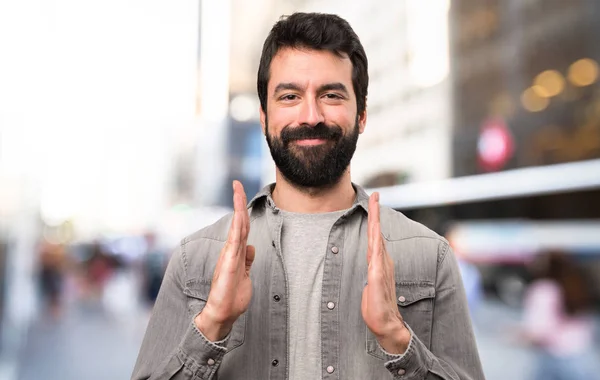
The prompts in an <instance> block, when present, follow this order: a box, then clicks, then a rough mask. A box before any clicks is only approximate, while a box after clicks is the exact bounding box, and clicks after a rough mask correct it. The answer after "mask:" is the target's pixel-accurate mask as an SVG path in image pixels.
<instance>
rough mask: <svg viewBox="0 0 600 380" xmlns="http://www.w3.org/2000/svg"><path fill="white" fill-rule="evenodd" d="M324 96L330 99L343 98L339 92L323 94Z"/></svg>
mask: <svg viewBox="0 0 600 380" xmlns="http://www.w3.org/2000/svg"><path fill="white" fill-rule="evenodd" d="M325 98H327V99H331V100H339V99H344V98H343V97H342V96H341V95H339V94H333V93H328V94H325Z"/></svg>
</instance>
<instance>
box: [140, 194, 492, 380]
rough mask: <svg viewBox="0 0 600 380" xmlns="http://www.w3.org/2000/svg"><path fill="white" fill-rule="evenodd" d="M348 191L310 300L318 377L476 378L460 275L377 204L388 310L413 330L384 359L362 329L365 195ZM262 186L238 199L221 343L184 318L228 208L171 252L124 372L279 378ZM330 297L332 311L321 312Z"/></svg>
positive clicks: (283, 374) (279, 286) (198, 302)
mask: <svg viewBox="0 0 600 380" xmlns="http://www.w3.org/2000/svg"><path fill="white" fill-rule="evenodd" d="M354 187H355V189H356V192H357V198H356V202H355V204H354V206H353V207H352V208H351V209H349V210H348V211H347V212H346V213H345V214H344V215H342V216H341V217H340V218H339V219H338V220H337V222H336V223H335V224H334V225H333V227H332V229H331V231H330V233H329V242H328V246H327V247H328V248H327V254H326V257H325V264H324V272H323V292H322V301H323V302H322V306H321V337H322V342H321V352H322V368H321V373H322V378H323V379H324V380H334V379H335V380H339V379H342V380H347V379H403V380H413V379H446V380H450V379H453V380H457V379H483V378H484V376H483V372H482V369H481V363H480V361H479V355H478V353H477V347H476V344H475V339H474V336H473V331H472V328H471V321H470V318H469V314H468V309H467V302H466V297H465V293H464V288H463V285H462V281H461V277H460V272H459V269H458V266H457V263H456V259H455V257H454V255H453V253H452V250H451V249H450V248H449V245H448V242H447V241H446V240H444V239H443V238H441V237H440V236H438V235H437V234H435V233H434V232H432V231H430V230H429V229H427V228H426V227H424V226H422V225H421V224H418V223H416V222H414V221H411V220H410V219H408V218H406V217H405V216H404V215H403V214H401V213H399V212H397V211H395V210H392V209H390V208H387V207H383V206H382V207H381V212H380V214H381V228H382V233H383V235H384V238H385V240H386V247H387V250H388V252H389V254H390V255H391V257H392V259H393V260H394V263H395V276H396V296H397V300H398V308H399V310H400V313H401V314H402V316H403V317H404V320H405V322H406V324H407V326H408V327H409V329H410V331H411V332H412V338H411V341H410V344H409V348H408V350H407V351H406V352H405V353H404V354H403V355H400V356H391V355H388V354H387V353H385V352H384V351H383V350H382V349H381V347H380V346H379V344H378V342H377V340H376V338H375V336H374V335H373V334H372V333H371V332H370V331H369V329H368V328H367V327H366V325H365V323H364V321H363V319H362V315H361V308H360V305H361V297H362V291H363V287H364V285H365V284H366V278H367V259H366V254H367V212H368V195H367V194H366V193H365V191H364V190H363V189H361V188H360V187H358V186H356V185H354ZM271 188H272V187H270V186H267V187H266V188H265V189H263V191H261V192H260V193H259V194H258V195H257V196H256V197H255V198H254V199H253V200H252V201H251V202H250V204H249V207H250V209H251V210H250V224H251V227H250V235H249V238H248V240H249V244H252V245H254V246H255V247H256V257H255V260H254V264H253V266H252V269H251V273H250V276H251V279H252V286H253V295H252V300H251V302H250V306H249V309H248V311H246V313H244V314H242V315H241V316H240V318H239V319H238V320H237V321H236V322H235V324H234V326H233V330H232V331H231V333H230V334H229V336H228V338H227V339H226V341H225V342H224V343H221V345H219V344H215V343H212V342H209V341H207V340H206V339H205V338H204V336H203V335H202V334H201V333H200V332H199V331H198V330H197V329H196V327H195V326H194V324H193V318H194V316H195V315H197V314H198V313H199V312H200V311H202V309H203V307H204V305H205V304H206V300H207V298H208V294H209V291H210V285H211V279H212V276H213V271H214V268H215V265H216V262H217V259H218V257H219V253H220V251H221V248H222V247H223V245H224V243H225V241H226V239H227V233H228V230H229V226H230V224H231V219H232V215H228V216H226V217H224V218H222V219H221V220H219V221H218V222H216V223H215V224H213V225H211V226H209V227H207V228H204V229H202V230H200V231H198V232H196V233H194V234H193V235H191V236H189V237H187V238H185V239H183V241H182V242H181V244H180V246H179V247H178V249H176V250H175V252H174V254H173V257H172V258H171V261H170V263H169V266H168V269H167V272H166V274H165V277H164V280H163V284H162V287H161V290H160V293H159V296H158V299H157V301H156V304H155V306H154V311H153V314H152V317H151V319H150V322H149V325H148V328H147V331H146V335H145V337H144V341H143V343H142V347H141V349H140V353H139V356H138V359H137V363H136V365H135V369H134V371H133V375H132V379H134V380H141V379H151V380H167V379H173V380H183V379H190V380H191V379H219V380H229V379H251V380H263V379H264V380H266V379H273V380H284V379H287V378H288V360H289V358H288V343H289V342H288V307H287V301H288V300H287V288H286V271H285V265H284V262H283V259H282V255H281V244H280V242H281V225H282V217H281V215H280V214H279V210H278V209H277V207H276V206H275V204H274V202H273V200H272V198H271V196H270V193H271ZM330 302H333V303H334V305H335V307H334V308H333V309H330V308H328V303H330ZM329 306H331V304H329ZM224 346H226V348H225V347H224Z"/></svg>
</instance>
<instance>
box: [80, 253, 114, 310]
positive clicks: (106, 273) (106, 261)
mask: <svg viewBox="0 0 600 380" xmlns="http://www.w3.org/2000/svg"><path fill="white" fill-rule="evenodd" d="M91 249H92V252H91V255H90V258H89V259H88V260H87V262H85V264H84V265H85V281H86V287H87V295H88V297H90V300H93V301H101V300H102V298H103V296H104V287H105V285H106V282H107V281H108V279H109V278H110V276H111V274H112V272H113V262H112V260H111V259H110V258H109V257H108V255H107V254H106V252H105V251H104V249H103V248H102V245H101V244H100V243H99V242H94V243H93V244H92V247H91Z"/></svg>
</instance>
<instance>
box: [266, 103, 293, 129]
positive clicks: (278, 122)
mask: <svg viewBox="0 0 600 380" xmlns="http://www.w3.org/2000/svg"><path fill="white" fill-rule="evenodd" d="M296 119H297V118H296V112H295V111H294V110H292V109H290V108H284V109H273V110H272V111H267V121H268V124H269V133H270V134H272V135H279V132H281V130H282V129H283V128H284V127H286V126H288V125H292V126H295V125H296Z"/></svg>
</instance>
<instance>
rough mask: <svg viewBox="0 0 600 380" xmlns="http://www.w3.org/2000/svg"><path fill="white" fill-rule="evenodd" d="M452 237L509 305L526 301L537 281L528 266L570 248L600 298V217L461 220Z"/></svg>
mask: <svg viewBox="0 0 600 380" xmlns="http://www.w3.org/2000/svg"><path fill="white" fill-rule="evenodd" d="M446 236H447V238H448V240H449V241H450V244H451V245H452V247H453V248H454V251H455V253H456V255H457V256H458V257H460V258H461V259H462V260H464V261H467V262H470V263H473V264H474V265H476V266H477V268H478V269H479V271H480V272H481V275H482V279H483V285H484V287H485V289H486V290H488V291H492V292H494V293H495V294H497V295H498V297H500V299H502V300H503V301H504V302H505V303H507V304H509V305H514V306H518V305H520V304H521V301H522V296H523V292H524V290H525V288H526V287H527V285H528V284H529V282H530V281H531V276H530V274H529V270H528V269H529V268H528V266H529V265H530V263H532V262H533V261H534V260H535V258H536V257H537V256H538V255H539V254H541V253H543V252H545V251H551V250H560V251H563V252H565V253H566V254H568V255H569V256H570V258H571V259H573V261H575V262H576V263H578V264H579V265H580V266H581V267H583V268H585V271H586V272H587V273H588V277H590V278H592V279H595V281H594V283H593V285H594V287H593V289H592V293H593V294H594V296H595V298H596V299H598V300H600V221H587V220H569V221H540V222H538V221H528V220H508V221H471V222H457V223H454V224H452V225H451V227H450V228H449V230H448V232H447V235H446Z"/></svg>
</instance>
